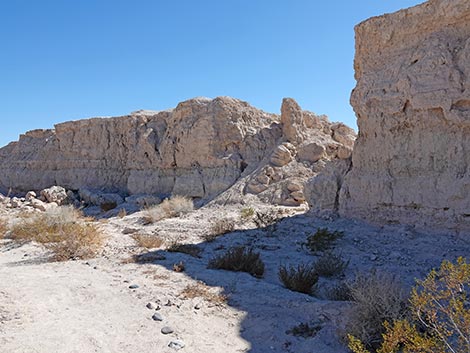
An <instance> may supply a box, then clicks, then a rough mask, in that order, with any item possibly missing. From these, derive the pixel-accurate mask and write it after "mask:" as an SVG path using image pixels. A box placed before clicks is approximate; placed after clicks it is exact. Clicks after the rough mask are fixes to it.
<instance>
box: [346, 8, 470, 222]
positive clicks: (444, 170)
mask: <svg viewBox="0 0 470 353" xmlns="http://www.w3.org/2000/svg"><path fill="white" fill-rule="evenodd" d="M354 67H355V72H356V74H355V75H356V76H355V77H356V80H357V86H356V88H355V89H354V91H353V94H352V97H351V103H352V105H353V107H354V110H355V112H356V115H357V121H358V126H359V135H358V139H357V142H356V145H355V148H354V153H353V158H352V160H353V167H352V170H351V171H350V172H349V173H348V174H347V176H346V177H345V182H344V183H343V185H342V188H341V195H340V200H339V209H340V212H341V214H343V215H347V216H354V217H361V218H366V219H369V220H373V221H379V222H384V221H385V222H387V221H388V222H403V223H412V224H420V225H428V226H434V225H437V226H446V227H455V228H462V229H463V228H465V229H469V228H470V1H468V0H431V1H428V2H426V3H424V4H422V5H419V6H416V7H413V8H410V9H406V10H402V11H399V12H396V13H394V14H388V15H384V16H380V17H375V18H372V19H369V20H367V21H365V22H363V23H361V24H359V25H358V26H357V27H356V56H355V64H354Z"/></svg>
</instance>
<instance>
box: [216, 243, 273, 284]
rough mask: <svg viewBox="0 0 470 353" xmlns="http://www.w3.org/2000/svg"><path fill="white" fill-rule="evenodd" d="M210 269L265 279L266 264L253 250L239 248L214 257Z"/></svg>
mask: <svg viewBox="0 0 470 353" xmlns="http://www.w3.org/2000/svg"><path fill="white" fill-rule="evenodd" d="M208 267H209V268H215V269H220V270H228V271H237V272H238V271H241V272H247V273H249V274H251V275H252V276H254V277H258V278H259V277H263V274H264V263H263V261H261V257H260V254H259V253H257V252H254V251H253V249H251V248H248V249H247V248H245V247H244V246H238V247H234V248H231V249H229V250H227V252H226V253H225V254H223V255H221V256H217V257H214V258H213V259H212V260H210V261H209V265H208Z"/></svg>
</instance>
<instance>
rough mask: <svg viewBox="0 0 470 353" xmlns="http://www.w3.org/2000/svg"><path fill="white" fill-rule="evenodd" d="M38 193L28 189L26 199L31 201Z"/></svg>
mask: <svg viewBox="0 0 470 353" xmlns="http://www.w3.org/2000/svg"><path fill="white" fill-rule="evenodd" d="M36 196H37V195H36V193H35V192H34V191H28V192H27V193H26V196H25V197H24V198H25V200H26V201H31V200H32V199H35V198H36Z"/></svg>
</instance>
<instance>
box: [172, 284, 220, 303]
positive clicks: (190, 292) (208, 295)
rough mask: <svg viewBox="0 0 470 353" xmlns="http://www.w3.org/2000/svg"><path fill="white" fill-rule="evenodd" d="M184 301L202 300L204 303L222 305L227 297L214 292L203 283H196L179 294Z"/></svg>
mask: <svg viewBox="0 0 470 353" xmlns="http://www.w3.org/2000/svg"><path fill="white" fill-rule="evenodd" d="M180 295H181V296H182V297H183V298H185V299H193V298H203V299H204V300H205V301H207V302H209V303H212V304H215V305H222V304H225V303H226V302H227V299H228V297H227V296H226V295H225V294H222V293H218V292H216V291H214V289H213V288H210V287H209V286H208V285H206V284H205V283H203V282H200V281H199V282H197V283H196V284H193V285H188V286H187V287H186V288H185V289H184V290H183V291H182V292H181V294H180Z"/></svg>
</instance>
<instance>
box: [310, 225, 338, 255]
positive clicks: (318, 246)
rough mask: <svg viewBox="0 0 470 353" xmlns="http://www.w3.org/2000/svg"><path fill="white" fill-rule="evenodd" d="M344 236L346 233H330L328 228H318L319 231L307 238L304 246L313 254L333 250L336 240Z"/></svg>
mask: <svg viewBox="0 0 470 353" xmlns="http://www.w3.org/2000/svg"><path fill="white" fill-rule="evenodd" d="M343 236H344V232H340V231H337V230H335V231H330V230H328V228H318V229H317V231H316V232H315V233H314V234H312V235H310V236H308V237H307V243H305V244H304V245H305V246H306V247H307V248H308V249H309V250H310V251H311V252H313V253H316V252H319V251H325V250H329V249H331V247H332V246H333V245H334V244H335V243H336V240H338V239H339V238H341V237H343Z"/></svg>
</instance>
